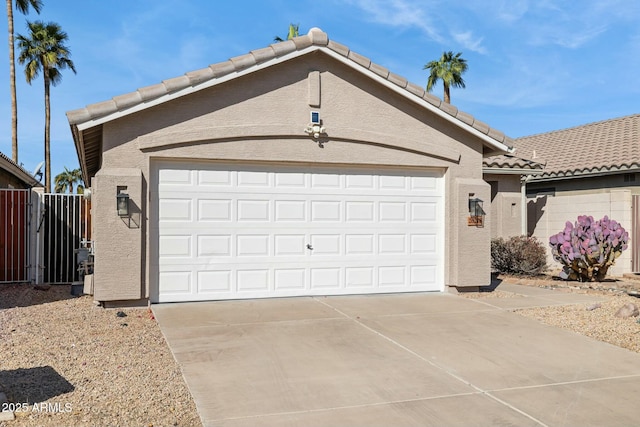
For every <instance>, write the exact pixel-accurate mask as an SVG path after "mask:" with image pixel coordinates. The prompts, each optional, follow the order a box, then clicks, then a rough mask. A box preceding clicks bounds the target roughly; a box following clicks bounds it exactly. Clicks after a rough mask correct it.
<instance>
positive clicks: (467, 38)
mask: <svg viewBox="0 0 640 427" xmlns="http://www.w3.org/2000/svg"><path fill="white" fill-rule="evenodd" d="M451 35H452V37H453V39H454V40H455V41H456V42H458V43H459V44H460V45H462V46H463V47H464V48H466V49H469V50H471V51H473V52H478V53H481V54H486V53H487V52H488V51H487V49H486V48H485V47H484V46H483V45H482V40H483V38H482V37H475V36H474V35H473V33H472V32H471V31H464V32H462V33H452V34H451Z"/></svg>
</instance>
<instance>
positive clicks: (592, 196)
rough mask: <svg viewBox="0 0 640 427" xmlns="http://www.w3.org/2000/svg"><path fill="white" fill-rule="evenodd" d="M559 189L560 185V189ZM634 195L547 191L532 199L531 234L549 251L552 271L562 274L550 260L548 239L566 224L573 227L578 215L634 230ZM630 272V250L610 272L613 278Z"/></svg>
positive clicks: (618, 191)
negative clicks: (616, 223) (608, 221)
mask: <svg viewBox="0 0 640 427" xmlns="http://www.w3.org/2000/svg"><path fill="white" fill-rule="evenodd" d="M557 184H558V183H557ZM560 186H561V184H559V185H558V187H560ZM631 195H632V191H631V189H630V188H626V189H625V188H617V189H611V190H606V191H601V190H598V191H586V190H585V189H582V190H578V191H555V192H551V191H545V192H540V193H537V194H531V195H529V196H528V198H527V209H528V219H529V232H530V233H531V234H532V235H533V236H535V237H537V238H538V239H540V241H541V242H543V244H544V245H545V246H546V247H547V258H548V263H549V266H550V267H551V270H552V271H553V270H560V269H561V265H560V264H559V263H558V262H557V261H555V260H553V257H552V256H551V250H550V248H549V247H548V242H549V237H550V236H551V235H553V234H556V233H559V232H560V231H562V230H563V229H564V226H565V223H566V222H567V221H571V222H572V223H573V222H575V221H576V220H577V218H578V216H579V215H591V216H593V217H594V219H600V218H602V217H604V216H605V215H607V216H608V217H609V218H612V219H615V220H616V221H618V222H619V223H620V224H622V226H623V227H624V228H625V229H626V230H628V231H629V230H631V219H632V217H631ZM630 272H631V248H629V249H627V250H626V251H625V252H623V253H622V255H621V256H620V258H618V259H617V260H616V264H615V265H614V266H613V267H612V268H610V269H609V274H610V275H611V276H621V275H623V274H625V273H630Z"/></svg>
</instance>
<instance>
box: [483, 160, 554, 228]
mask: <svg viewBox="0 0 640 427" xmlns="http://www.w3.org/2000/svg"><path fill="white" fill-rule="evenodd" d="M517 154H520V153H517ZM482 168H483V169H482V171H483V173H484V180H485V181H486V182H488V183H489V185H491V207H490V209H491V211H490V212H489V215H490V216H491V218H492V221H491V238H492V239H493V238H497V237H502V238H508V237H512V236H521V235H526V234H527V196H526V183H527V181H529V180H531V179H532V178H533V177H535V176H539V175H540V174H542V172H543V170H544V164H543V163H540V162H536V161H533V160H528V159H523V158H520V157H517V156H515V155H513V154H503V155H498V156H491V157H487V158H485V159H484V161H483V164H482Z"/></svg>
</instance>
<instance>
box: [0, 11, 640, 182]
mask: <svg viewBox="0 0 640 427" xmlns="http://www.w3.org/2000/svg"><path fill="white" fill-rule="evenodd" d="M26 19H30V20H36V19H41V20H43V21H54V22H57V23H58V24H60V25H61V26H62V28H63V29H64V30H65V31H66V32H67V33H68V35H69V40H68V46H69V47H70V48H71V54H72V56H71V58H72V60H73V61H74V63H75V65H76V68H77V71H78V74H77V75H74V74H73V73H72V72H71V71H67V72H66V73H65V74H64V77H63V80H62V82H61V84H60V85H58V86H57V87H54V88H52V101H51V102H52V119H51V126H52V129H51V148H52V174H53V176H55V175H56V174H57V173H58V172H60V171H61V170H62V168H63V167H64V166H67V167H69V168H75V167H77V166H78V161H77V157H76V152H75V147H74V145H73V140H72V136H71V132H70V130H69V125H68V122H67V119H66V116H65V112H66V111H69V110H74V109H77V108H81V107H84V106H85V105H87V104H92V103H95V102H100V101H104V100H107V99H110V98H112V97H113V96H116V95H120V94H124V93H128V92H131V91H134V90H135V89H137V88H138V87H143V86H148V85H152V84H156V83H159V82H161V81H162V80H165V79H167V78H171V77H176V76H179V75H182V74H184V73H185V72H187V71H191V70H196V69H200V68H204V67H206V66H208V65H209V64H213V63H216V62H220V61H224V60H227V59H228V58H230V57H233V56H237V55H241V54H244V53H247V52H249V51H250V50H254V49H257V48H261V47H264V46H267V45H269V44H270V43H272V41H273V38H274V36H276V35H279V36H281V37H285V36H286V32H287V28H288V25H289V23H299V24H300V31H301V33H306V32H307V31H308V30H309V29H310V28H312V27H319V28H321V29H322V30H324V31H325V32H327V33H328V35H329V38H330V39H333V40H336V41H337V42H339V43H342V44H344V45H347V46H349V48H351V50H353V51H355V52H357V53H360V54H362V55H365V56H367V57H369V58H370V59H371V60H372V61H374V62H376V63H378V64H380V65H383V66H385V67H387V68H389V69H390V70H391V71H393V72H395V73H397V74H400V75H402V76H404V77H406V78H407V79H408V80H409V81H411V82H414V83H417V84H420V85H425V84H426V80H427V71H425V70H423V66H424V64H426V63H427V62H429V61H430V60H433V59H437V58H438V57H439V56H440V55H441V54H442V52H443V51H445V50H447V51H448V50H451V51H454V52H462V53H463V57H464V58H466V59H467V61H468V64H469V70H468V71H467V73H466V74H465V75H464V79H465V81H466V84H467V87H466V89H453V90H452V94H451V98H452V104H454V105H456V106H457V107H458V108H459V109H461V110H463V111H466V112H467V113H470V114H472V115H474V116H476V117H477V118H479V119H480V120H482V121H484V122H487V123H488V124H489V125H490V126H492V127H495V128H497V129H500V130H502V131H503V132H505V133H506V134H507V135H509V136H511V137H514V138H516V137H520V136H525V135H531V134H536V133H542V132H548V131H552V130H556V129H562V128H567V127H571V126H576V125H581V124H584V123H589V122H593V121H599V120H605V119H609V118H614V117H619V116H624V115H629V114H635V113H640V102H639V98H640V2H638V1H637V0H581V1H572V0H566V1H561V0H481V1H469V0H316V1H309V0H296V1H292V0H261V1H257V0H256V1H247V0H236V1H221V0H135V1H130V0H129V1H123V0H111V1H108V2H105V1H98V0H89V1H79V0H55V1H54V0H44V8H43V10H42V13H41V14H40V15H39V16H38V15H36V14H34V13H33V12H32V13H31V14H30V15H29V16H27V17H26V18H25V17H24V16H22V15H20V14H19V13H16V15H15V28H16V32H17V33H23V34H26ZM0 25H2V26H4V28H5V31H4V32H3V31H1V30H0V33H1V34H6V25H7V24H6V22H0ZM0 57H4V58H5V66H3V67H2V69H0V81H4V82H6V84H5V88H4V89H0V96H1V97H2V98H3V99H4V100H5V101H4V102H1V103H0V118H1V119H0V151H2V152H3V153H5V154H7V155H9V156H10V155H11V109H10V95H9V77H8V76H9V66H8V54H7V43H6V41H5V43H1V44H0ZM17 80H18V105H19V113H18V114H19V116H18V117H19V144H20V148H19V149H20V151H19V162H20V163H23V164H24V167H25V168H26V169H27V170H30V171H32V170H33V169H34V168H35V166H36V165H37V164H38V163H39V162H40V161H42V160H43V158H44V148H43V140H44V137H43V134H44V90H43V82H42V79H41V78H39V79H37V80H36V81H34V82H33V84H32V85H31V86H29V85H27V84H26V83H25V80H24V75H23V67H22V66H20V65H19V64H17ZM434 94H435V95H437V96H439V97H442V87H441V86H438V87H436V88H435V89H434Z"/></svg>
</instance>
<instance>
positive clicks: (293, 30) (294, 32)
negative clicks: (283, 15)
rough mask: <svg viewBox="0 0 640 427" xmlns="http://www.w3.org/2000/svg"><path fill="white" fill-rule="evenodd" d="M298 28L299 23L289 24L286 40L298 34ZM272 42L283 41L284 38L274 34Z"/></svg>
mask: <svg viewBox="0 0 640 427" xmlns="http://www.w3.org/2000/svg"><path fill="white" fill-rule="evenodd" d="M299 29H300V24H289V34H287V40H291V39H292V38H294V37H298V36H299V35H300V34H299V33H298V30H299ZM273 41H274V42H283V41H284V40H283V39H282V38H281V37H279V36H275V37H274V38H273Z"/></svg>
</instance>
